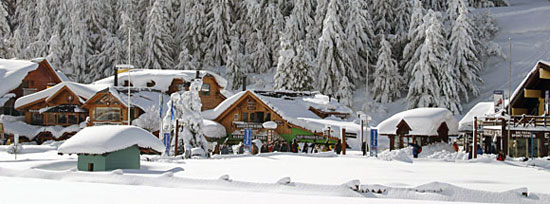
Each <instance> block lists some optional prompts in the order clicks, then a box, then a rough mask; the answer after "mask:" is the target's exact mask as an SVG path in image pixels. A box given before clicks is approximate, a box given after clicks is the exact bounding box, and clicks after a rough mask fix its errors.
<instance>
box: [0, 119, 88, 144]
mask: <svg viewBox="0 0 550 204" xmlns="http://www.w3.org/2000/svg"><path fill="white" fill-rule="evenodd" d="M24 119H25V117H14V116H9V115H0V123H3V124H4V131H5V132H6V133H7V134H18V135H20V136H24V137H26V138H28V139H29V140H33V139H34V138H35V137H36V136H37V135H38V134H39V133H41V132H50V133H51V134H52V136H53V137H55V138H60V137H61V136H63V134H65V133H73V132H78V131H79V130H80V129H82V128H83V127H85V126H86V124H85V122H82V123H80V124H75V125H71V126H67V127H63V126H59V125H56V126H39V125H30V124H27V123H25V121H24Z"/></svg>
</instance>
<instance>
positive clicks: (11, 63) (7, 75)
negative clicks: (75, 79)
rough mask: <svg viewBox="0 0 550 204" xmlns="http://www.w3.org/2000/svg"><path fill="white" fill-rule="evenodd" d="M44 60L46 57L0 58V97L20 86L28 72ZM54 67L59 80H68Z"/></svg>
mask: <svg viewBox="0 0 550 204" xmlns="http://www.w3.org/2000/svg"><path fill="white" fill-rule="evenodd" d="M44 60H45V59H44V58H35V59H31V60H19V59H0V97H1V96H3V95H5V94H7V93H8V92H10V91H12V90H14V89H16V88H17V87H19V85H20V84H21V82H22V81H23V79H24V78H25V77H26V76H27V74H28V73H29V72H31V71H34V70H36V69H37V68H38V63H40V62H42V61H44ZM50 66H51V65H50ZM52 69H53V71H54V73H55V74H56V75H57V77H58V78H59V80H61V81H65V80H67V77H66V76H65V75H64V74H62V73H60V72H58V71H57V70H55V68H53V67H52Z"/></svg>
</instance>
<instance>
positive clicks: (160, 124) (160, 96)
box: [159, 93, 164, 139]
mask: <svg viewBox="0 0 550 204" xmlns="http://www.w3.org/2000/svg"><path fill="white" fill-rule="evenodd" d="M163 99H164V98H163V97H162V93H160V94H159V120H160V121H159V139H160V137H163V136H164V135H163V134H162V106H163V103H164V101H163Z"/></svg>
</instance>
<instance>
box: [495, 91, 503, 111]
mask: <svg viewBox="0 0 550 204" xmlns="http://www.w3.org/2000/svg"><path fill="white" fill-rule="evenodd" d="M493 99H494V102H495V105H494V107H495V113H498V112H500V111H501V110H503V109H504V91H503V90H494V91H493Z"/></svg>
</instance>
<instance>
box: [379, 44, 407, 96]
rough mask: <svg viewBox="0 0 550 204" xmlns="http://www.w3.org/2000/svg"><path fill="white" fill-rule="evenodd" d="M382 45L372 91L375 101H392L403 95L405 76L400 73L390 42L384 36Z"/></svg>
mask: <svg viewBox="0 0 550 204" xmlns="http://www.w3.org/2000/svg"><path fill="white" fill-rule="evenodd" d="M380 46H381V47H380V49H379V51H378V61H377V62H376V71H375V72H374V76H376V80H374V84H373V87H372V91H373V92H374V100H375V101H377V102H380V103H390V102H393V101H394V100H395V99H397V98H399V97H400V96H401V92H400V90H401V87H402V85H403V84H402V83H403V78H402V76H401V75H399V74H398V73H399V69H398V68H397V61H396V60H395V59H393V58H392V51H391V45H390V43H389V42H388V41H387V40H386V39H385V38H384V37H382V40H381V41H380Z"/></svg>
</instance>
